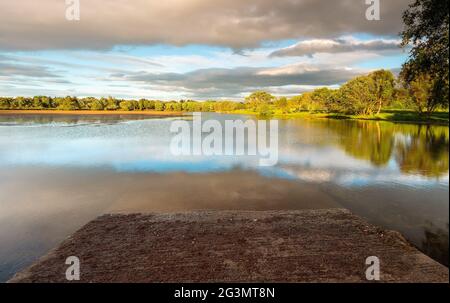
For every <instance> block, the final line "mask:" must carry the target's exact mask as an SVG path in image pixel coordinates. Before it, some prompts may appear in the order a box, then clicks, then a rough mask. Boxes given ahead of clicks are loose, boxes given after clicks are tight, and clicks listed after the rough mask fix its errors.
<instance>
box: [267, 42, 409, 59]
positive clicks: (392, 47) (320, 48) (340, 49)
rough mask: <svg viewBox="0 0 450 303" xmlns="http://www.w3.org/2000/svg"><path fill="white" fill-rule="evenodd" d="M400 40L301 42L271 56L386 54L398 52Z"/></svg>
mask: <svg viewBox="0 0 450 303" xmlns="http://www.w3.org/2000/svg"><path fill="white" fill-rule="evenodd" d="M399 44H400V41H399V40H394V39H391V40H384V39H379V40H370V41H358V40H354V39H314V40H305V41H300V42H298V43H297V44H295V45H292V46H289V47H286V48H283V49H280V50H277V51H275V52H273V53H272V54H271V55H270V56H272V57H285V56H313V55H314V54H317V53H333V54H334V53H346V52H355V51H367V52H386V51H398V50H399V49H400V46H399Z"/></svg>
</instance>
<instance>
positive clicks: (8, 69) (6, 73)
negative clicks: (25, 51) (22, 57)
mask: <svg viewBox="0 0 450 303" xmlns="http://www.w3.org/2000/svg"><path fill="white" fill-rule="evenodd" d="M17 76H23V77H35V78H38V77H39V78H42V77H46V78H56V77H59V76H58V75H56V74H54V73H51V72H49V71H48V70H47V69H46V68H45V67H42V66H36V65H22V64H11V63H4V62H0V77H8V78H10V77H17Z"/></svg>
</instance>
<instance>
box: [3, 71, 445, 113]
mask: <svg viewBox="0 0 450 303" xmlns="http://www.w3.org/2000/svg"><path fill="white" fill-rule="evenodd" d="M433 81H434V80H433V79H432V78H430V77H429V76H421V77H420V78H419V79H414V80H413V81H412V82H410V83H408V85H405V81H404V80H402V79H396V78H395V76H394V75H393V74H392V72H390V71H387V70H377V71H374V72H372V73H370V74H368V75H364V76H359V77H356V78H354V79H352V80H350V81H348V82H347V83H345V84H343V85H342V86H341V87H340V88H339V89H329V88H326V87H324V88H319V89H316V90H314V91H311V92H306V93H303V94H301V95H298V96H294V97H292V98H286V97H279V98H277V97H275V96H273V95H271V94H269V93H267V92H264V91H257V92H254V93H252V94H250V95H249V96H248V97H246V98H245V102H233V101H202V102H199V101H194V100H181V101H160V100H147V99H140V100H121V99H116V98H113V97H108V98H93V97H87V98H77V97H70V96H67V97H56V98H51V97H47V96H36V97H32V98H26V97H15V98H5V97H4V98H0V109H34V110H41V109H50V110H97V111H102V110H109V111H115V110H122V111H145V110H152V111H173V112H182V111H185V112H233V111H237V110H245V111H247V112H254V113H257V114H259V115H271V114H274V113H281V114H288V113H296V112H303V111H308V112H326V113H340V114H349V115H367V116H371V115H374V114H379V113H380V111H381V110H382V109H384V108H389V107H390V108H396V109H415V110H416V111H418V112H420V113H422V112H427V113H429V112H432V111H434V110H436V109H437V108H438V107H440V108H448V99H447V100H441V101H440V102H437V101H432V102H431V101H430V99H432V100H434V99H433V98H434V93H433V90H434V87H433Z"/></svg>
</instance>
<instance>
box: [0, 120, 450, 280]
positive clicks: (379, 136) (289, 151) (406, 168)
mask: <svg viewBox="0 0 450 303" xmlns="http://www.w3.org/2000/svg"><path fill="white" fill-rule="evenodd" d="M247 118H249V117H244V116H236V115H234V116H233V115H218V114H204V115H203V119H204V120H205V119H217V120H219V121H221V123H224V120H225V119H247ZM174 119H186V120H188V121H190V120H191V118H190V117H182V118H173V117H172V118H149V117H146V116H132V117H131V116H128V117H127V116H122V117H120V116H85V117H82V116H51V115H42V116H39V115H38V116H31V115H22V116H0V281H4V280H7V279H8V278H9V277H11V275H12V274H14V273H15V272H16V271H17V270H20V269H21V268H23V267H24V266H27V265H29V264H30V263H31V262H32V261H34V260H35V259H36V258H38V257H39V256H41V255H43V254H45V252H47V251H48V250H49V249H50V248H52V247H53V246H55V245H57V243H59V242H60V241H61V240H63V239H64V238H65V237H67V236H68V235H70V234H71V233H72V232H74V231H75V230H77V229H78V228H79V227H80V226H82V225H83V224H85V223H86V222H88V221H89V220H91V219H93V218H95V217H96V216H98V215H100V214H102V213H107V212H118V211H127V212H130V211H131V212H147V211H183V210H192V209H235V210H236V209H245V210H273V209H306V208H309V209H311V208H329V207H345V208H348V209H350V210H352V211H353V212H354V213H356V214H358V215H360V216H363V217H365V218H366V219H367V220H368V221H370V222H372V223H375V224H378V225H381V226H383V227H386V228H390V229H394V230H398V231H400V232H402V233H403V234H404V235H405V237H407V238H408V239H409V240H410V241H411V242H412V243H413V244H415V245H416V246H418V247H419V248H420V249H421V250H422V251H424V252H425V253H427V254H428V255H430V256H432V257H433V258H435V259H436V260H439V261H440V262H441V263H444V264H448V222H449V220H448V211H449V210H448V206H449V198H448V191H449V168H448V167H449V166H448V160H449V159H448V158H449V155H448V152H449V129H448V127H447V126H427V125H413V124H394V123H387V122H373V121H349V120H305V119H301V120H300V119H293V120H280V121H279V161H278V164H277V165H276V166H274V167H260V166H259V165H258V159H259V158H257V157H253V156H221V157H219V156H215V157H207V156H183V157H175V156H173V155H172V154H171V153H170V149H169V144H170V140H171V138H172V135H171V134H170V131H169V127H170V124H171V122H172V121H173V120H174Z"/></svg>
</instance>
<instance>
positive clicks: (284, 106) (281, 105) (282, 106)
mask: <svg viewBox="0 0 450 303" xmlns="http://www.w3.org/2000/svg"><path fill="white" fill-rule="evenodd" d="M275 106H276V108H277V109H279V110H281V112H282V113H283V114H285V113H288V112H289V107H288V100H287V99H286V97H281V98H278V99H277V101H275Z"/></svg>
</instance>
